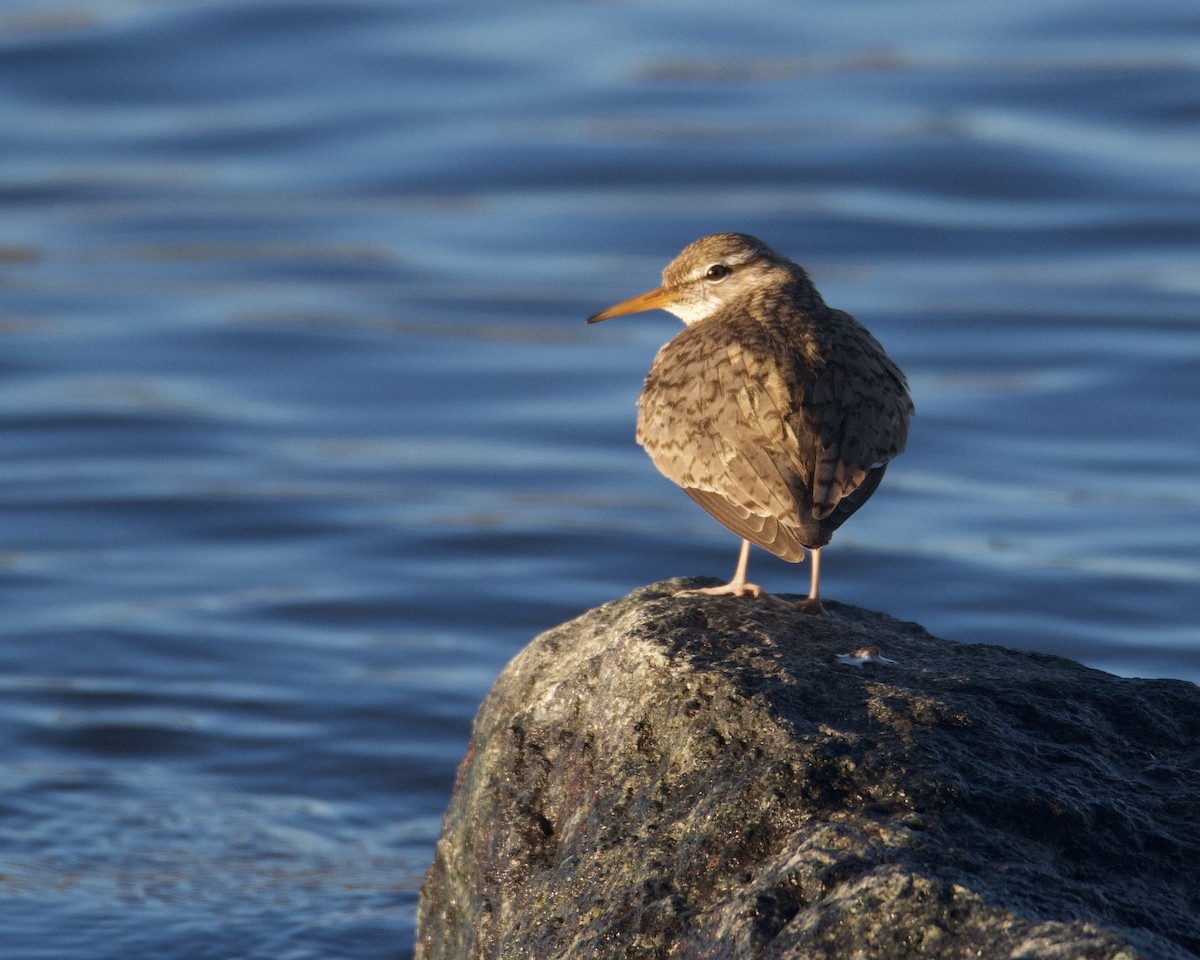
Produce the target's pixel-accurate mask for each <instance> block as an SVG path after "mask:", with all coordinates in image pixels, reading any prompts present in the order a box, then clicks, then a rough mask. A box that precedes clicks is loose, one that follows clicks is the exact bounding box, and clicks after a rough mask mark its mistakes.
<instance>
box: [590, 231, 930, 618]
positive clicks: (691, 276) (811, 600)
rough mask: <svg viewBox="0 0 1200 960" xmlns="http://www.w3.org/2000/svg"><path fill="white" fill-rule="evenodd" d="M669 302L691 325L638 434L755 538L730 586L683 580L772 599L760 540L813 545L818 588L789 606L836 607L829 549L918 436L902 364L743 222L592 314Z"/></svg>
mask: <svg viewBox="0 0 1200 960" xmlns="http://www.w3.org/2000/svg"><path fill="white" fill-rule="evenodd" d="M658 308H661V309H664V310H667V311H668V312H670V313H672V314H674V315H675V316H676V317H678V318H679V319H680V320H682V321H683V324H684V328H683V330H681V331H680V332H679V333H678V334H676V335H675V336H674V337H673V338H672V339H671V340H669V341H668V342H667V343H666V344H665V345H664V346H663V347H662V349H660V350H659V351H658V354H657V356H656V357H655V359H654V362H653V364H652V365H651V367H650V372H649V374H648V375H647V376H646V381H645V385H644V386H643V388H642V391H641V395H640V397H639V399H638V418H637V441H638V443H639V444H641V446H642V447H643V448H644V449H645V451H646V453H647V454H649V456H650V459H651V460H652V461H653V462H654V465H655V466H656V467H657V468H658V470H659V471H660V472H661V473H662V474H664V475H665V476H666V477H667V478H668V479H670V480H672V481H673V482H674V483H676V484H677V485H679V486H680V487H681V488H682V489H683V491H684V492H685V493H686V494H687V495H688V496H690V497H691V498H692V499H693V500H695V501H696V503H698V504H699V505H700V506H701V507H703V508H704V509H705V510H706V511H707V512H708V513H709V514H710V515H711V516H712V517H713V518H714V519H715V520H717V521H718V522H719V523H721V524H723V525H724V526H725V527H727V528H728V529H729V530H730V531H732V532H733V533H734V534H736V535H737V536H739V537H741V538H742V546H741V553H740V554H739V556H738V563H737V568H736V570H735V572H734V575H733V577H732V578H731V579H730V581H729V582H728V583H726V584H723V585H721V586H718V587H706V588H703V589H700V590H693V591H681V592H689V593H704V594H710V595H717V596H720V595H732V596H738V597H744V596H751V597H758V596H762V595H763V594H764V591H763V590H762V588H761V587H759V586H758V585H757V584H754V583H750V582H749V581H748V580H747V566H748V563H749V556H750V545H751V544H757V545H758V546H759V547H762V548H763V549H765V550H767V551H769V552H771V553H773V554H775V555H776V556H778V557H781V558H783V559H784V560H787V561H791V562H800V561H802V560H803V559H804V555H805V551H806V550H807V551H808V552H809V553H810V554H811V574H810V583H809V593H808V597H807V598H806V599H804V600H802V601H799V602H796V603H790V604H789V605H790V606H792V607H793V608H794V609H796V610H798V611H801V612H804V613H809V614H816V615H820V614H824V613H825V609H824V606H823V605H822V603H821V592H820V577H821V566H820V558H821V549H822V548H823V547H824V546H825V545H826V544H827V543H829V541H830V539H831V537H832V536H833V533H834V531H835V530H837V529H838V527H840V526H841V525H842V524H843V523H844V522H845V521H846V520H847V519H848V518H849V517H850V516H851V515H852V514H853V513H854V512H855V511H856V510H858V509H859V508H860V507H861V506H862V505H863V504H864V503H866V502H867V500H868V498H870V496H871V494H873V493H874V492H875V490H876V488H877V487H878V486H879V481H880V480H882V479H883V475H884V472H885V471H886V470H887V467H888V464H889V463H890V462H891V460H892V459H893V458H894V457H896V456H897V455H899V454H900V453H901V452H902V451H903V450H904V446H905V443H906V441H907V438H908V427H909V420H910V418H911V416H912V415H913V413H914V407H913V402H912V399H911V397H910V396H909V392H908V382H907V380H906V379H905V376H904V374H903V372H902V371H901V370H900V368H899V367H898V366H897V365H896V364H895V363H894V362H893V361H892V360H891V358H889V357H888V355H887V353H885V352H884V349H883V347H882V346H881V345H880V343H879V341H878V340H876V339H875V337H874V336H872V335H871V333H870V332H869V331H868V330H867V328H866V327H864V326H863V325H862V324H861V323H859V322H858V321H857V320H855V319H854V317H852V316H851V315H850V314H848V313H846V312H845V311H843V310H837V309H834V308H832V307H829V306H827V305H826V304H825V301H824V300H823V299H822V298H821V295H820V294H819V293H818V292H817V288H816V287H815V286H814V285H813V282H812V280H811V279H809V276H808V274H807V272H805V270H804V268H803V267H801V266H800V265H799V264H797V263H793V262H792V261H791V260H789V259H787V258H786V257H784V256H781V255H780V254H778V253H776V252H775V251H774V250H772V249H771V248H770V247H769V246H767V245H766V244H765V243H763V242H762V241H761V240H759V239H757V238H756V237H752V236H750V235H748V234H745V233H714V234H711V235H710V236H706V237H702V238H701V239H699V240H696V241H695V242H694V243H691V244H689V245H688V246H687V247H685V248H684V249H683V251H682V252H680V254H679V255H678V256H676V257H675V259H674V260H672V261H671V262H670V263H669V264H668V265H667V267H666V268H665V269H664V270H663V274H662V284H661V285H660V286H658V287H656V288H655V289H653V290H649V291H647V292H646V293H643V294H641V295H639V296H636V297H632V298H630V299H628V300H624V301H622V302H620V303H617V304H615V305H614V306H611V307H609V308H607V309H606V310H601V311H600V312H598V313H595V314H593V315H592V316H590V317H588V318H587V322H588V323H597V322H599V321H601V320H608V319H610V318H612V317H618V316H623V315H625V314H631V313H640V312H643V311H648V310H654V309H658ZM768 596H769V595H768ZM781 602H782V601H781Z"/></svg>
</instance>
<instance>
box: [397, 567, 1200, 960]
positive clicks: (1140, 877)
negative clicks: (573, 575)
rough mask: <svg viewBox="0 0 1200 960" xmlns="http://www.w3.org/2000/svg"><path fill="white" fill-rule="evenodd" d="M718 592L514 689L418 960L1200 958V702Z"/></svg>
mask: <svg viewBox="0 0 1200 960" xmlns="http://www.w3.org/2000/svg"><path fill="white" fill-rule="evenodd" d="M696 583H699V581H696V582H684V581H670V582H667V583H663V584H656V585H654V586H651V587H647V588H645V589H643V590H639V591H637V592H635V593H633V594H631V595H630V596H629V597H626V598H625V599H623V600H620V601H617V602H614V603H610V604H607V605H605V606H603V607H600V608H598V609H596V610H592V611H590V612H588V613H586V614H584V615H583V616H581V617H579V618H577V619H576V620H573V621H571V622H570V623H567V624H564V625H562V626H560V627H557V628H556V629H553V630H550V631H549V632H547V633H545V634H543V635H541V636H540V637H538V638H536V639H535V640H534V641H533V642H532V643H530V644H529V646H527V647H526V648H525V649H524V650H523V651H522V652H521V653H520V654H519V655H518V656H517V657H516V658H515V659H514V660H513V661H512V662H511V663H510V664H509V666H508V667H507V668H506V669H505V671H504V672H503V674H502V675H501V676H500V678H499V679H498V680H497V682H496V684H495V686H494V687H493V689H492V691H491V692H490V693H489V695H488V697H487V699H486V700H485V701H484V703H483V705H482V707H481V708H480V710H479V714H478V716H477V718H476V721H475V727H474V734H473V736H472V739H471V743H470V747H469V749H468V752H467V756H466V758H465V759H464V760H463V763H462V766H461V768H460V770H459V775H458V782H457V785H456V787H455V791H454V796H453V799H452V801H451V805H450V809H449V811H448V812H447V814H446V818H445V822H444V824H443V829H442V837H441V839H440V841H439V842H438V847H437V853H436V857H435V860H434V863H433V865H432V866H431V867H430V869H429V873H428V876H427V877H426V880H425V885H424V887H423V889H422V891H421V902H420V909H419V918H418V944H417V953H416V956H417V958H418V960H468V958H483V957H486V958H539V960H553V958H570V960H586V958H622V960H634V958H661V960H667V958H670V960H699V958H705V960H711V958H742V957H756V958H757V957H764V958H766V957H770V958H776V960H788V958H796V960H798V958H805V960H810V958H838V960H847V958H856V957H862V958H872V960H886V958H899V957H946V958H955V957H1013V958H1022V960H1034V958H1046V960H1049V958H1056V960H1062V958H1095V960H1099V958H1114V960H1115V958H1126V960H1128V958H1133V957H1146V958H1162V960H1172V958H1188V957H1196V956H1200V841H1198V839H1197V830H1198V829H1200V689H1198V688H1197V687H1196V686H1194V685H1192V684H1189V683H1185V682H1182V681H1171V680H1127V679H1121V678H1118V677H1113V676H1110V675H1108V674H1105V673H1101V672H1099V671H1096V670H1091V669H1088V668H1085V667H1083V666H1081V665H1079V664H1077V663H1074V662H1071V661H1068V660H1063V659H1059V658H1056V657H1050V656H1044V655H1039V654H1031V653H1020V652H1016V651H1013V650H1007V649H1002V648H999V647H993V646H977V645H967V644H959V643H952V642H949V641H946V640H941V639H938V638H937V637H934V636H931V635H930V634H928V633H927V632H925V631H924V630H923V629H922V628H921V627H919V626H917V625H916V624H911V623H900V622H897V621H895V620H892V619H890V618H888V617H886V616H883V615H882V614H877V613H871V612H868V611H865V610H861V609H858V608H854V607H847V606H844V605H840V604H836V603H830V604H828V607H829V613H830V615H829V616H827V617H824V618H820V617H811V616H806V615H803V614H797V613H793V612H791V611H790V610H788V609H786V608H784V607H782V606H780V605H778V604H775V603H773V602H771V601H770V600H766V599H761V600H746V599H741V600H739V599H731V598H717V597H697V596H683V597H677V596H674V595H673V594H674V591H675V590H677V589H679V588H680V587H682V586H685V585H696ZM870 647H876V648H878V651H879V653H878V655H870V654H869V651H868V652H867V654H865V655H859V656H853V654H855V653H856V652H858V653H859V654H863V648H870Z"/></svg>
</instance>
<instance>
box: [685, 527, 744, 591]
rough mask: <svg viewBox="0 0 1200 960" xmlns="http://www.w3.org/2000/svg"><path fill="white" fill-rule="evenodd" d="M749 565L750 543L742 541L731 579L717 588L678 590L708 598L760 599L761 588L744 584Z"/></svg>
mask: <svg viewBox="0 0 1200 960" xmlns="http://www.w3.org/2000/svg"><path fill="white" fill-rule="evenodd" d="M749 564H750V541H749V540H743V541H742V552H741V554H740V555H739V556H738V565H737V569H736V570H735V571H734V572H733V579H732V580H730V581H729V582H728V583H726V584H722V585H721V586H719V587H700V588H698V589H696V590H680V591H679V592H680V593H681V594H682V593H702V594H704V595H705V596H708V597H729V596H732V597H761V596H762V595H763V588H762V587H760V586H759V585H758V584H757V583H747V582H746V568H747V567H748V566H749Z"/></svg>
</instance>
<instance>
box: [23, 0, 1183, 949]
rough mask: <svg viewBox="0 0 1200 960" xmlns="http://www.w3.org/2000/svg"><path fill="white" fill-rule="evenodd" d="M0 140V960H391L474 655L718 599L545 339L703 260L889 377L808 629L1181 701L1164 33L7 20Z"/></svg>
mask: <svg viewBox="0 0 1200 960" xmlns="http://www.w3.org/2000/svg"><path fill="white" fill-rule="evenodd" d="M0 111H2V114H0V115H2V116H3V118H4V122H3V123H2V124H0V156H3V158H4V162H3V164H2V165H0V213H2V216H0V343H2V344H3V350H2V352H0V371H2V376H0V442H2V444H3V450H4V456H3V458H0V472H2V474H0V475H2V477H3V483H2V484H0V511H2V517H0V519H2V524H0V531H2V533H0V551H2V552H0V599H2V601H3V610H4V620H3V626H2V629H3V643H2V644H0V811H2V814H3V815H2V816H0V830H2V831H3V842H2V843H0V932H2V933H0V935H2V942H3V947H2V948H0V952H2V953H3V956H4V957H6V958H7V957H12V958H19V960H34V958H54V960H104V958H110V957H111V958H126V957H130V956H136V957H139V958H141V960H154V958H167V960H185V958H186V960H198V958H208V957H212V958H272V960H279V958H288V960H291V958H343V957H344V958H360V957H361V958H383V957H388V958H392V957H405V956H408V955H409V954H410V952H411V947H412V936H413V914H414V907H415V902H416V896H417V890H418V888H419V884H420V879H421V875H422V872H423V871H424V868H425V866H426V864H427V863H428V861H429V858H430V856H431V854H432V846H433V842H434V839H435V837H436V834H437V829H438V823H439V819H440V816H441V813H442V810H443V809H444V807H445V803H446V800H447V798H448V795H449V791H450V787H451V784H452V778H453V773H454V768H455V766H456V764H457V762H458V759H459V758H460V756H461V755H462V752H463V750H464V747H465V744H466V738H467V735H468V730H469V724H470V720H471V717H472V715H473V713H474V710H475V707H476V705H477V703H478V701H479V699H480V698H481V697H482V695H483V693H484V692H485V691H486V689H487V687H488V685H489V684H490V683H491V681H492V679H493V678H494V676H495V674H496V673H497V672H498V671H499V670H500V668H501V667H502V666H503V664H504V663H505V662H506V660H507V659H508V658H509V657H510V656H511V655H512V654H513V653H514V652H515V651H516V650H518V649H519V648H520V646H521V645H522V644H524V643H525V642H526V641H527V640H528V639H529V638H530V637H531V636H532V635H534V634H535V633H537V632H539V631H541V630H543V629H545V628H547V627H550V626H553V625H555V624H557V623H559V622H560V621H562V620H564V619H566V618H568V617H570V616H573V615H574V614H576V613H579V612H581V611H583V610H585V609H587V608H588V607H591V606H594V605H596V604H598V603H600V602H602V601H605V600H609V599H612V598H615V597H618V596H621V595H623V594H625V593H626V592H628V591H629V590H630V589H632V588H634V587H636V586H639V585H641V584H644V583H647V582H650V581H653V580H658V579H662V578H664V577H668V576H674V575H696V574H706V575H714V576H721V575H727V574H728V573H729V572H730V571H731V570H732V566H733V563H734V561H735V559H736V550H737V543H736V541H735V540H734V538H732V537H731V536H730V535H728V534H727V533H726V532H724V531H723V530H722V529H721V528H720V527H718V526H717V525H716V524H715V523H713V522H712V521H711V520H709V519H708V518H707V516H705V515H704V514H703V513H702V512H701V511H700V510H698V509H697V508H696V507H695V506H694V505H693V504H692V503H691V502H690V501H689V500H688V499H687V498H686V497H685V496H684V495H683V494H682V493H680V492H679V491H677V490H676V489H674V487H672V486H671V485H670V484H669V483H668V482H666V481H665V480H663V479H661V478H660V477H659V476H658V475H657V474H656V472H655V471H654V469H653V467H652V465H651V464H650V463H649V461H648V460H647V459H646V458H645V457H644V455H643V454H642V453H641V451H640V450H638V449H637V447H636V445H635V444H634V442H633V436H632V434H633V419H634V398H635V396H636V393H637V390H638V388H639V386H640V382H641V378H642V376H643V375H644V373H645V371H646V369H647V368H648V366H649V363H650V360H651V358H652V356H653V353H654V351H655V349H656V348H657V346H658V345H659V344H660V343H661V342H662V341H664V340H665V339H667V338H668V337H669V336H670V335H672V334H673V333H674V332H675V330H676V329H677V327H676V323H675V321H674V320H673V319H671V318H669V317H667V316H665V315H647V316H641V317H632V318H626V319H622V320H616V321H612V322H610V323H608V324H605V325H603V326H602V327H593V328H588V327H586V326H585V325H584V324H583V322H582V321H583V318H584V317H585V316H587V315H588V314H590V313H592V312H593V311H595V310H597V309H599V308H600V307H603V306H606V305H608V304H609V303H612V302H615V301H616V300H618V299H623V298H625V297H627V296H629V295H632V294H634V293H637V292H640V291H641V290H644V289H647V288H648V287H650V286H653V285H654V284H655V283H656V282H657V275H658V271H659V270H660V269H661V267H662V266H663V264H664V263H665V262H666V261H667V260H668V259H669V258H670V257H671V256H673V255H674V253H675V252H677V251H678V250H679V249H680V248H681V247H682V246H683V245H684V244H686V243H687V242H689V241H690V240H692V239H695V238H696V237H698V236H700V235H702V234H705V233H708V232H712V231H714V230H720V229H737V230H744V231H748V232H751V233H755V234H758V235H760V236H762V237H763V238H764V239H766V240H767V241H768V242H769V243H771V244H772V245H774V246H776V247H778V248H779V249H781V250H782V251H785V252H787V253H788V254H790V255H792V256H793V257H795V258H796V259H798V260H800V261H801V262H803V263H805V264H806V265H807V266H808V267H809V268H810V270H811V272H812V274H813V275H814V277H815V279H816V281H817V283H818V285H819V287H820V289H821V290H822V292H823V293H824V294H825V296H826V299H827V300H828V301H829V302H830V303H832V304H834V305H836V306H840V307H843V308H845V309H848V310H850V311H851V312H853V313H855V314H856V315H857V316H858V317H859V318H860V319H862V320H863V321H864V322H866V323H867V324H868V325H869V326H870V327H871V328H872V329H873V331H874V332H875V333H876V334H877V335H878V336H879V338H880V339H881V340H882V341H883V342H884V343H885V345H886V346H887V347H888V349H889V352H890V353H891V354H892V355H893V357H895V358H896V360H897V361H898V362H899V363H900V364H901V365H902V366H903V367H904V369H905V370H906V371H907V372H908V374H909V377H910V380H911V383H912V388H913V394H914V397H915V399H916V403H917V407H918V417H917V419H916V420H915V421H914V424H913V431H912V440H911V444H910V447H909V451H908V452H907V453H906V454H905V455H904V457H903V458H901V459H900V460H899V461H898V462H897V463H896V464H895V465H894V466H893V468H892V470H891V471H889V474H888V477H887V479H886V481H885V482H884V485H883V487H882V488H881V490H880V492H879V493H878V494H877V495H876V497H875V498H874V500H873V501H872V503H871V504H870V505H869V506H868V507H866V508H865V509H864V510H863V511H862V512H861V513H860V514H858V515H857V516H856V517H855V518H854V520H853V521H852V522H851V523H850V524H848V525H847V527H846V528H844V529H843V531H842V532H841V533H840V534H839V536H838V538H837V540H835V542H834V545H833V547H832V548H831V549H830V550H829V551H827V556H826V567H825V586H826V589H827V591H828V594H829V595H830V596H832V597H834V598H836V599H841V600H846V601H850V602H854V603H860V604H862V605H865V606H869V607H872V608H875V609H880V610H886V611H888V612H890V613H892V614H894V615H896V616H899V617H901V618H905V619H912V620H917V621H920V622H921V623H923V624H925V625H926V626H927V627H928V628H929V629H931V630H933V631H934V632H935V633H938V634H939V635H941V636H945V637H949V638H954V639H958V640H964V641H987V642H997V643H1004V644H1007V645H1010V646H1016V647H1022V648H1028V649H1037V650H1045V651H1051V652H1055V653H1061V654H1065V655H1068V656H1072V657H1076V658H1079V659H1082V660H1083V661H1085V662H1087V663H1089V664H1092V665H1094V666H1097V667H1100V668H1103V669H1106V670H1110V671H1113V672H1116V673H1120V674H1125V675H1141V676H1170V677H1180V678H1185V679H1188V680H1193V681H1196V680H1200V647H1198V645H1197V643H1196V639H1197V629H1196V622H1197V615H1198V613H1200V610H1198V601H1197V596H1198V592H1197V590H1196V587H1197V583H1198V581H1200V548H1198V547H1197V539H1198V537H1197V534H1198V533H1200V483H1198V480H1197V477H1198V476H1200V391H1198V390H1197V387H1196V384H1197V373H1198V372H1200V322H1198V318H1197V314H1198V310H1197V294H1198V293H1200V164H1198V162H1197V158H1198V157H1200V8H1197V7H1196V5H1195V3H1194V0H1153V2H1148V3H1141V4H1136V5H1129V4H1126V3H1119V2H1115V0H1104V2H1101V3H1096V2H1094V0H1088V2H1086V3H1085V2H1082V0H1080V2H1058V3H1049V4H1048V3H1045V2H1037V3H1034V2H1027V0H1017V2H1007V3H991V4H981V3H975V4H962V3H951V2H948V0H915V2H909V3H905V4H897V3H883V2H875V0H858V2H854V3H845V2H842V0H836V2H834V0H823V2H810V3H806V4H796V3H793V2H791V0H788V2H784V0H770V2H765V3H762V4H757V5H754V6H752V7H749V8H746V7H739V8H736V9H735V8H733V7H730V5H729V4H726V3H711V2H707V0H687V2H686V3H685V2H682V0H681V2H662V3H653V4H638V5H633V4H620V5H614V4H606V3H592V4H584V3H571V2H525V0H520V2H514V3H508V4H500V5H493V4H485V3H468V2H454V3H441V2H438V3H434V2H428V3H416V2H408V3H397V2H383V0H379V2H365V0H336V2H334V0H328V2H298V0H293V2H247V0H241V2H217V0H213V2H205V0H174V2H171V0H161V2H153V3H152V2H138V0H108V2H102V0H92V2H89V0H74V2H70V0H63V2H62V3H52V2H19V0H18V2H0ZM751 573H752V575H753V576H754V577H755V578H756V579H757V580H759V581H760V582H762V583H763V584H764V585H766V586H767V587H768V588H770V589H774V590H780V591H792V592H799V591H801V590H802V589H803V585H804V582H805V579H806V577H807V573H806V571H805V570H804V569H803V568H796V567H791V566H788V565H786V564H783V563H780V562H777V561H775V560H774V559H773V558H770V557H767V556H766V555H764V554H762V553H761V552H757V553H756V554H755V556H754V558H753V560H752V566H751Z"/></svg>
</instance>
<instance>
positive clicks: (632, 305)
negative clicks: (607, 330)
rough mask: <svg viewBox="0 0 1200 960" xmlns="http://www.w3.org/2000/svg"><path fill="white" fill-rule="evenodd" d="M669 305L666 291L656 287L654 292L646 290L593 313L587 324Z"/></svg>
mask: <svg viewBox="0 0 1200 960" xmlns="http://www.w3.org/2000/svg"><path fill="white" fill-rule="evenodd" d="M668 303H670V297H668V296H667V291H666V290H664V289H663V288H662V287H656V288H655V289H654V290H647V291H646V292H645V293H642V294H639V295H638V296H636V297H630V298H629V299H628V300H622V301H621V302H620V303H618V304H615V305H614V306H611V307H609V308H608V309H607V310H601V311H600V312H599V313H594V314H592V315H591V316H590V317H588V318H587V322H588V323H599V322H600V321H601V320H607V319H609V318H610V317H621V316H624V315H625V314H627V313H641V312H642V311H643V310H656V309H658V308H659V307H665V306H666V305H667V304H668Z"/></svg>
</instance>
